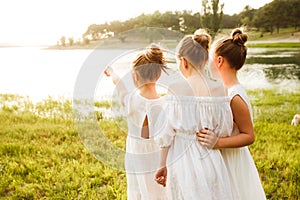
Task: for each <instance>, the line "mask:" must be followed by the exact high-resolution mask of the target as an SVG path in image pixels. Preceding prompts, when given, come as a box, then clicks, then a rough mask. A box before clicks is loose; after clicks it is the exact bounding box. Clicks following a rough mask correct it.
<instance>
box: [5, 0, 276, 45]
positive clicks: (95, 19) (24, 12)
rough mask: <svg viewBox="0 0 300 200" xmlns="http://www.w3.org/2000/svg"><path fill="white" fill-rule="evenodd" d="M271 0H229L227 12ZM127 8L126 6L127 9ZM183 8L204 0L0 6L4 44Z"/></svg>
mask: <svg viewBox="0 0 300 200" xmlns="http://www.w3.org/2000/svg"><path fill="white" fill-rule="evenodd" d="M270 1H271V0H263V1H262V0H255V1H251V2H250V1H246V0H241V1H238V2H239V3H234V4H232V1H230V0H223V1H221V2H224V3H225V6H224V13H225V14H233V13H238V12H241V11H242V10H243V8H244V7H245V6H246V5H248V4H251V7H253V8H258V7H259V6H262V5H264V4H265V3H268V2H270ZM123 8H126V9H123ZM157 10H158V11H160V12H165V11H176V10H177V11H183V10H191V11H193V12H201V0H187V1H185V2H184V3H183V2H182V1H180V0H174V1H172V2H171V1H160V0H153V1H141V0H131V1H121V0H111V1H106V2H105V5H104V4H103V2H99V1H98V0H85V1H71V0H64V1H59V0H52V1H50V0H48V1H39V0H27V1H21V0H11V1H5V2H2V5H1V7H0V18H1V19H5V20H2V21H1V24H0V25H1V32H0V44H1V43H17V44H26V45H28V44H44V45H49V44H56V43H57V41H58V40H59V39H60V38H61V37H62V36H65V37H66V38H69V37H73V38H74V39H75V40H76V39H77V38H81V36H82V34H83V33H84V32H85V31H86V29H87V28H88V26H89V25H91V24H101V23H105V22H112V21H114V20H118V21H125V20H127V19H130V18H133V17H137V16H139V15H141V14H142V13H145V14H150V13H153V12H155V11H157Z"/></svg>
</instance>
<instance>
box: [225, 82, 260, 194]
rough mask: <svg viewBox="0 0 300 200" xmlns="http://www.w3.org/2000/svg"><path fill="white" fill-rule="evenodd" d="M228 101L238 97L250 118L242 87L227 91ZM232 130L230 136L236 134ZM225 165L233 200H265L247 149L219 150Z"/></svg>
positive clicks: (235, 130) (249, 106)
mask: <svg viewBox="0 0 300 200" xmlns="http://www.w3.org/2000/svg"><path fill="white" fill-rule="evenodd" d="M228 95H229V97H230V99H232V98H233V97H234V96H236V95H239V96H240V97H241V98H242V99H243V100H244V101H245V102H246V103H247V105H248V108H249V111H250V113H251V118H252V109H251V105H250V102H249V99H248V97H247V94H246V91H245V89H244V88H243V86H242V85H240V84H237V85H234V86H233V87H231V88H229V89H228ZM238 133H239V130H238V129H237V128H235V129H234V132H233V133H232V134H238ZM221 153H222V156H223V159H224V161H225V163H226V166H227V169H228V173H229V177H230V181H231V186H232V189H233V195H234V199H235V200H262V199H266V196H265V192H264V190H263V187H262V185H261V181H260V178H259V174H258V171H257V169H256V166H255V163H254V161H253V158H252V156H251V154H250V151H249V149H248V147H247V146H246V147H241V148H226V149H222V150H221Z"/></svg>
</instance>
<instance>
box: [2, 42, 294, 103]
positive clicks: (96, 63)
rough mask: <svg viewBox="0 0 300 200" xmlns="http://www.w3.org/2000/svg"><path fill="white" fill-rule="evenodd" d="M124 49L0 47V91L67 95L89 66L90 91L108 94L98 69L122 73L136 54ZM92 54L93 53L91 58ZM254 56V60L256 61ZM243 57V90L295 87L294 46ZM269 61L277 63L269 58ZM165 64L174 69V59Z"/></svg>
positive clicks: (37, 97)
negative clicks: (94, 79) (111, 68)
mask: <svg viewBox="0 0 300 200" xmlns="http://www.w3.org/2000/svg"><path fill="white" fill-rule="evenodd" d="M95 52H96V54H95ZM128 52H129V50H125V49H121V50H120V49H118V50H103V49H102V50H43V49H41V48H38V47H19V48H0V55H1V59H0V69H1V73H0V93H10V94H20V95H24V96H29V97H30V99H32V100H33V101H38V100H41V99H43V98H47V97H48V96H52V97H64V98H72V95H73V92H74V88H75V84H76V80H77V78H78V76H79V74H80V73H82V72H81V70H82V69H83V68H84V67H87V65H89V66H88V67H90V68H94V73H93V74H91V77H92V76H94V77H98V78H97V83H96V84H97V86H96V87H95V91H93V92H94V93H95V95H96V96H109V95H111V94H112V93H113V88H114V85H113V84H112V82H111V79H110V78H107V77H105V76H103V73H102V72H103V69H104V67H105V66H107V65H108V64H113V66H114V67H116V68H117V69H119V70H120V71H119V72H120V73H121V74H124V73H126V72H128V69H129V64H130V60H132V58H133V56H134V55H135V53H136V52H131V53H128ZM92 54H94V57H92V58H91V55H92ZM122 55H123V56H122ZM171 56H172V55H171ZM255 59H256V60H257V59H258V61H257V62H258V63H256V60H255ZM274 59H279V60H277V61H276V60H275V61H274ZM283 59H285V60H283ZM247 60H249V62H247V64H246V65H245V66H244V67H243V69H242V70H241V71H240V72H239V74H238V76H239V79H240V81H241V83H242V84H243V85H245V87H246V88H247V89H257V88H277V89H279V90H295V89H299V83H300V66H299V49H286V50H284V49H283V50H277V49H249V53H248V58H247ZM272 60H273V62H275V63H279V64H274V63H272ZM262 62H263V63H262ZM171 66H172V67H174V68H176V65H175V63H172V64H171ZM98 69H99V70H98ZM97 70H98V71H97ZM122 70H123V71H122ZM86 89H87V90H88V88H86Z"/></svg>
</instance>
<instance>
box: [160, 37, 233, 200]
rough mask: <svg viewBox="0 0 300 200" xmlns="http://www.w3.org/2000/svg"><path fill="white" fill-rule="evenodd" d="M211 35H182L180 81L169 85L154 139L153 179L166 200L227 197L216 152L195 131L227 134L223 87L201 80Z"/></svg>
mask: <svg viewBox="0 0 300 200" xmlns="http://www.w3.org/2000/svg"><path fill="white" fill-rule="evenodd" d="M209 43H210V36H209V35H208V34H207V33H206V32H204V31H197V32H196V33H195V34H194V35H192V36H191V35H190V36H186V37H184V38H183V39H182V40H181V41H180V43H179V44H178V46H177V54H178V56H177V64H178V67H179V71H180V72H181V74H182V77H183V78H184V79H182V80H180V81H177V82H175V83H174V84H172V85H170V86H169V94H168V95H167V96H166V102H167V109H166V112H167V114H168V117H169V124H168V126H166V127H165V131H164V132H161V133H162V134H159V135H158V136H157V137H156V141H157V143H158V144H159V145H160V146H161V147H162V149H163V150H162V156H161V168H160V169H159V170H158V171H157V173H156V175H155V180H156V181H157V182H158V183H159V184H161V185H164V186H165V185H166V188H167V193H168V198H169V199H205V200H207V199H216V200H217V199H222V200H226V199H232V196H231V187H230V183H229V177H228V174H227V170H226V167H225V163H224V161H223V159H222V156H221V153H220V151H219V150H211V149H208V148H206V147H203V146H202V145H201V144H200V143H199V142H198V141H197V138H196V131H197V130H199V129H200V128H210V129H212V130H214V131H215V132H216V133H218V134H219V133H222V132H224V131H225V132H226V131H231V130H232V120H233V119H232V114H231V111H230V105H229V98H228V97H226V94H225V90H224V88H223V86H222V85H220V84H218V82H215V81H213V80H211V79H210V78H209V77H208V76H206V72H205V65H206V63H207V61H208V45H209Z"/></svg>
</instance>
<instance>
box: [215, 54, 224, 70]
mask: <svg viewBox="0 0 300 200" xmlns="http://www.w3.org/2000/svg"><path fill="white" fill-rule="evenodd" d="M223 63H224V58H223V56H218V57H217V67H221V66H222V65H223Z"/></svg>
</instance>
